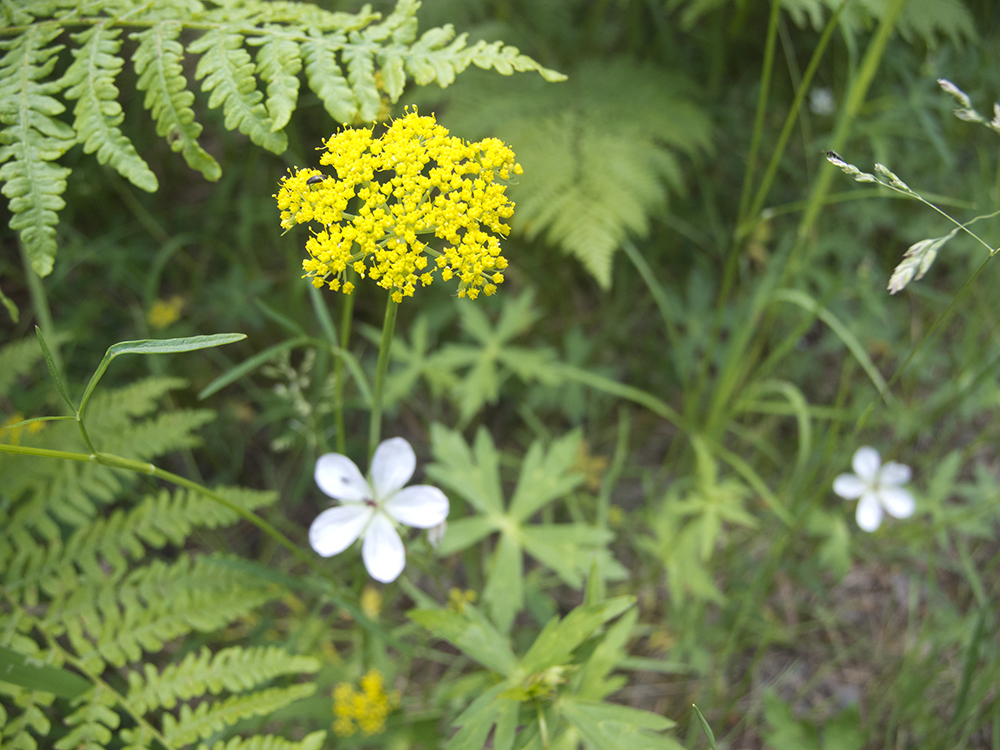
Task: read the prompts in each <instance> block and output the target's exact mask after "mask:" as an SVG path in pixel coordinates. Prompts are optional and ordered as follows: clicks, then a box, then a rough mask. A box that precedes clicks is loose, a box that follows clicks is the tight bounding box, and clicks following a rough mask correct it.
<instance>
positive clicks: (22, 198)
mask: <svg viewBox="0 0 1000 750" xmlns="http://www.w3.org/2000/svg"><path fill="white" fill-rule="evenodd" d="M61 33H62V29H61V28H60V27H59V26H56V25H54V24H52V25H44V26H43V25H35V26H31V27H29V28H28V29H27V31H25V32H24V33H23V34H21V35H20V36H18V37H16V38H14V39H10V40H5V41H2V42H0V49H6V50H7V53H6V54H5V55H4V56H3V59H0V122H2V123H3V124H4V125H5V126H7V127H5V128H4V129H3V132H2V134H0V138H2V142H3V143H4V144H5V145H4V146H3V147H2V148H0V163H2V162H6V164H4V165H3V167H2V168H0V181H3V183H4V185H3V194H4V195H5V196H7V198H8V199H10V200H9V203H8V206H9V208H10V212H11V214H12V217H11V220H10V227H11V229H14V230H17V231H19V232H20V235H21V241H22V242H23V243H24V246H25V249H26V250H27V252H28V257H29V258H31V264H32V267H33V268H34V269H35V272H36V273H38V274H39V275H40V276H45V275H46V274H48V273H49V271H51V270H52V264H53V259H54V258H55V254H56V224H57V223H58V222H59V216H58V214H57V212H58V211H59V210H60V209H62V208H63V206H65V205H66V204H65V202H64V201H63V199H62V197H61V196H62V194H63V193H64V192H65V191H66V178H67V177H68V176H69V174H70V170H69V169H68V168H67V167H63V166H59V165H57V164H53V163H52V162H53V161H54V160H55V159H58V158H59V157H60V156H62V155H63V154H64V153H66V151H68V150H69V149H70V148H71V147H72V145H73V144H74V143H75V142H76V136H75V134H74V133H73V129H72V128H70V127H69V126H68V125H66V124H65V123H64V122H61V121H59V120H57V119H55V115H58V114H60V113H62V112H63V111H65V109H66V107H65V106H63V104H62V103H61V102H59V101H58V100H57V99H55V98H54V97H53V96H52V94H55V93H57V92H58V91H59V90H60V88H61V84H60V83H59V82H58V81H46V80H45V79H46V78H47V77H48V76H49V75H50V74H51V72H52V69H53V68H54V67H55V64H56V61H57V55H58V53H59V51H60V50H61V49H62V48H63V47H62V45H51V42H53V41H54V40H55V39H56V38H58V36H59V35H60V34H61ZM50 45H51V46H50Z"/></svg>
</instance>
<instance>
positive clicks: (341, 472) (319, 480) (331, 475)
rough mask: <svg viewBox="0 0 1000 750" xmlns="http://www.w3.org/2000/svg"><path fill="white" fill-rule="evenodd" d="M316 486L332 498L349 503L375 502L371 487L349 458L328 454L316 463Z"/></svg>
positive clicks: (337, 454)
mask: <svg viewBox="0 0 1000 750" xmlns="http://www.w3.org/2000/svg"><path fill="white" fill-rule="evenodd" d="M315 477H316V484H318V485H319V488H320V489H321V490H323V492H325V493H326V494H327V495H329V496H330V497H333V498H336V499H337V500H341V501H344V502H348V503H358V502H361V501H362V500H373V499H374V498H373V497H372V490H371V487H369V486H368V482H366V481H365V478H364V477H363V476H361V471H360V470H359V469H358V467H357V466H356V465H355V464H354V462H353V461H352V460H351V459H349V458H348V457H347V456H342V455H340V454H339V453H326V454H324V455H322V456H320V457H319V460H318V461H316V472H315Z"/></svg>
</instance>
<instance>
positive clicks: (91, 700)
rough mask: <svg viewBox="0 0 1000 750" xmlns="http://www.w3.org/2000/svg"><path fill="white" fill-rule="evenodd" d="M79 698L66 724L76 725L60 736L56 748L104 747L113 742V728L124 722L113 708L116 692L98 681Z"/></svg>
mask: <svg viewBox="0 0 1000 750" xmlns="http://www.w3.org/2000/svg"><path fill="white" fill-rule="evenodd" d="M76 702H77V703H78V704H80V705H79V708H77V709H76V710H75V711H73V713H71V714H70V715H69V716H67V717H66V724H67V725H68V726H71V727H73V729H72V730H71V731H70V732H69V733H68V734H66V735H65V736H63V737H60V738H59V740H58V741H57V742H56V744H55V748H56V750H101V749H102V748H104V747H105V745H107V744H108V743H109V742H111V736H112V735H111V732H112V730H114V729H118V725H119V724H121V718H120V717H119V716H118V714H117V713H115V711H114V706H115V705H116V704H117V702H118V697H117V695H116V694H115V693H113V692H111V691H110V690H109V689H107V688H106V687H104V686H103V685H97V686H95V687H94V689H93V690H90V691H89V692H88V693H87V694H86V695H84V696H83V697H81V698H79V699H77V701H76Z"/></svg>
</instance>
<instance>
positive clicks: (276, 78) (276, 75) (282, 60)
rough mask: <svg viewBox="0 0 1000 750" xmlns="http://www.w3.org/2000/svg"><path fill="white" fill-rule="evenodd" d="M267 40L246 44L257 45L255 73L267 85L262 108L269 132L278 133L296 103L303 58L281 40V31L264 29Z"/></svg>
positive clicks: (291, 43)
mask: <svg viewBox="0 0 1000 750" xmlns="http://www.w3.org/2000/svg"><path fill="white" fill-rule="evenodd" d="M266 30H267V31H268V32H270V36H267V37H257V38H255V39H248V40H247V42H248V43H249V44H260V49H258V50H257V73H258V74H259V75H260V77H261V80H262V81H264V82H265V83H266V84H267V99H266V100H265V101H264V106H265V107H266V108H267V113H268V115H269V116H270V118H271V130H272V131H277V130H281V129H282V128H283V127H285V125H287V124H288V121H289V119H291V116H292V113H293V112H294V111H295V107H296V105H297V104H298V100H299V72H300V71H301V70H302V56H301V54H300V53H299V45H298V43H297V42H295V41H294V40H292V39H288V38H285V37H282V36H281V35H280V33H279V32H280V29H272V28H267V29H266Z"/></svg>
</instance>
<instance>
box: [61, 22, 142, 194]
mask: <svg viewBox="0 0 1000 750" xmlns="http://www.w3.org/2000/svg"><path fill="white" fill-rule="evenodd" d="M108 23H109V22H108V21H101V22H99V23H97V24H96V25H95V26H93V27H92V28H90V29H87V30H86V31H83V32H80V33H79V34H74V35H73V41H75V42H76V43H77V44H79V45H80V49H75V50H73V57H74V58H75V59H74V60H73V64H72V65H70V66H69V69H68V70H67V71H66V75H65V76H64V79H63V81H64V83H65V84H66V85H67V86H68V87H69V88H67V90H66V98H67V99H75V100H77V101H76V106H75V107H74V108H73V115H74V118H75V119H74V122H73V128H74V129H75V130H76V137H77V140H78V141H79V142H80V143H82V144H83V150H84V153H88V154H92V153H94V152H95V151H96V152H97V161H98V162H100V163H101V164H109V163H110V164H111V166H112V167H113V168H114V169H115V171H116V172H118V174H120V175H121V176H122V177H124V178H125V179H126V180H128V181H129V182H131V183H132V184H133V185H135V186H136V187H138V188H141V189H142V190H145V191H146V192H148V193H152V192H155V191H156V190H157V188H159V182H158V181H157V179H156V175H154V174H153V172H152V170H151V169H150V168H149V165H148V164H147V163H146V162H145V160H144V159H143V158H142V157H141V156H139V154H138V153H137V152H136V150H135V146H133V145H132V141H131V140H129V138H128V136H126V135H124V134H123V133H122V132H121V130H119V128H118V126H119V125H121V123H122V121H123V120H124V119H125V114H124V112H122V107H121V105H120V104H119V103H118V96H119V93H120V92H119V91H118V87H117V86H115V78H116V77H117V76H118V73H120V72H121V69H122V66H123V65H124V64H125V62H124V60H122V59H121V57H119V56H118V50H119V49H120V48H121V44H122V43H121V41H120V40H119V39H118V37H119V36H120V35H121V29H116V28H111V27H109V26H108Z"/></svg>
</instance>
